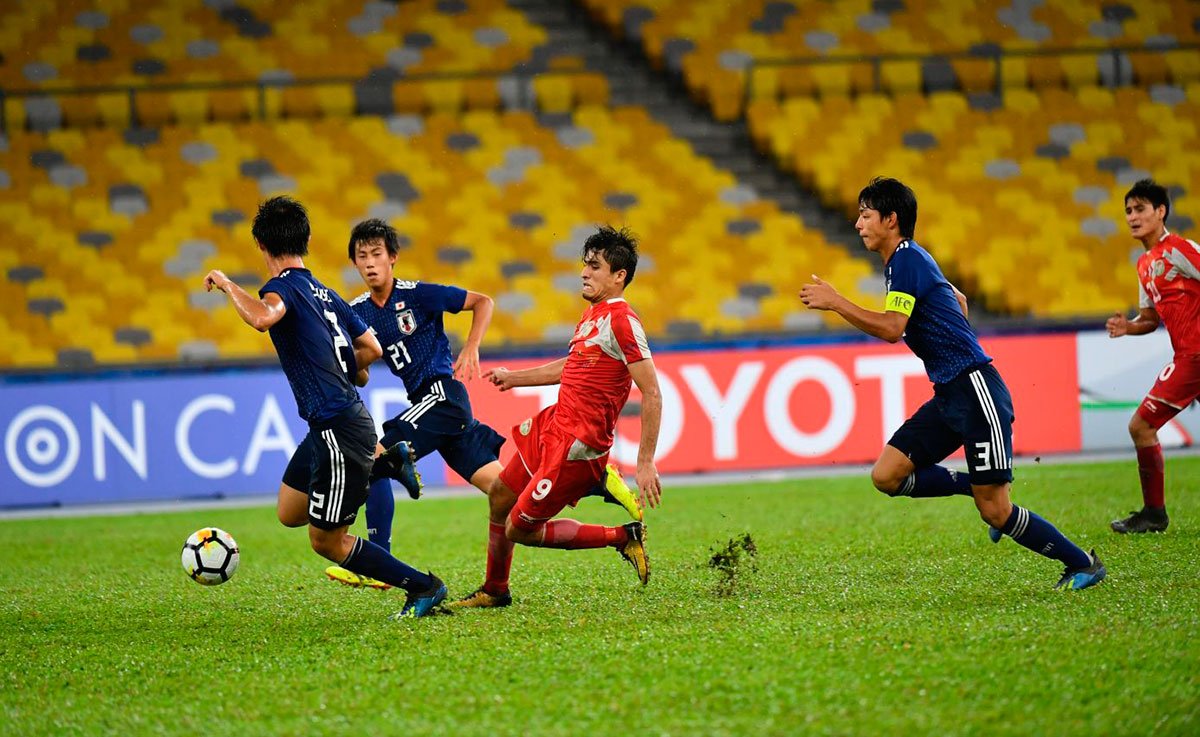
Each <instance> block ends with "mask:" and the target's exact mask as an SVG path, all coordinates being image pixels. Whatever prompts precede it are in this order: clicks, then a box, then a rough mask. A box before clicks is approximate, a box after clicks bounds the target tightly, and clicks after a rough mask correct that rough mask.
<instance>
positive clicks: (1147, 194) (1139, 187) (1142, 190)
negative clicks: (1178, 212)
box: [1125, 179, 1171, 221]
mask: <svg viewBox="0 0 1200 737" xmlns="http://www.w3.org/2000/svg"><path fill="white" fill-rule="evenodd" d="M1130 200H1145V201H1146V202H1149V203H1150V206H1151V207H1153V208H1154V209H1155V210H1157V209H1158V208H1159V207H1165V208H1167V211H1166V212H1164V213H1163V220H1164V221H1166V219H1167V216H1168V215H1170V214H1171V198H1170V196H1169V195H1168V194H1167V188H1166V187H1164V186H1162V185H1161V184H1159V183H1158V182H1156V181H1154V180H1153V179H1139V180H1138V181H1136V182H1134V185H1133V187H1132V188H1131V189H1130V190H1129V191H1128V192H1126V193H1125V202H1126V203H1128V202H1129V201H1130Z"/></svg>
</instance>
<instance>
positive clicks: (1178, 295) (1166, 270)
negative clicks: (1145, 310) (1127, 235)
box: [1137, 233, 1200, 355]
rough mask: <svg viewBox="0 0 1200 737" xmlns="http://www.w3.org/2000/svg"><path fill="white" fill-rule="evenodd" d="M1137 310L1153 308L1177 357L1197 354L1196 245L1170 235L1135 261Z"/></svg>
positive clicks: (1199, 291)
mask: <svg viewBox="0 0 1200 737" xmlns="http://www.w3.org/2000/svg"><path fill="white" fill-rule="evenodd" d="M1137 272H1138V287H1139V290H1138V307H1153V308H1154V309H1155V310H1156V311H1157V312H1158V316H1159V317H1160V318H1162V322H1163V325H1164V326H1166V328H1167V332H1168V333H1170V334H1171V347H1172V348H1173V349H1174V350H1175V353H1177V354H1184V355H1200V245H1197V244H1196V242H1195V241H1190V240H1188V239H1187V238H1181V237H1179V236H1177V235H1175V234H1173V233H1163V237H1162V238H1160V239H1159V240H1158V243H1156V244H1154V247H1153V248H1151V249H1150V250H1148V251H1146V252H1145V253H1143V254H1142V255H1141V257H1139V258H1138V262H1137Z"/></svg>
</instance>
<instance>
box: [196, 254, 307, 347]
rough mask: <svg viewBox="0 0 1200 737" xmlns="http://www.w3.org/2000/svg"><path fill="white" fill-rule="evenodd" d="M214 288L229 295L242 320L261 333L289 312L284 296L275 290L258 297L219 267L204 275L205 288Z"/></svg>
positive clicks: (210, 289) (207, 289) (208, 289)
mask: <svg viewBox="0 0 1200 737" xmlns="http://www.w3.org/2000/svg"><path fill="white" fill-rule="evenodd" d="M214 288H215V289H220V290H221V291H222V292H224V293H225V294H227V295H229V300H230V301H231V302H233V309H235V310H237V313H238V317H240V318H242V322H244V323H246V324H247V325H249V326H250V327H252V328H254V329H255V330H257V331H259V332H260V333H261V332H265V331H267V330H270V329H271V326H273V325H274V324H275V323H277V322H279V321H280V320H282V319H283V316H284V314H285V313H286V312H287V305H285V304H284V303H283V298H282V297H280V296H279V295H278V294H276V293H275V292H268V293H267V296H266V297H264V298H262V299H256V298H255V297H251V296H250V295H249V294H247V293H246V290H245V289H242V288H241V287H239V286H238V285H237V284H234V282H233V280H232V279H230V278H229V277H227V276H225V274H224V273H222V272H221V271H218V270H217V269H213V270H212V271H210V272H208V274H206V275H205V277H204V289H205V290H206V291H209V292H211V291H212V290H213V289H214Z"/></svg>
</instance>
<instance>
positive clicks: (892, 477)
mask: <svg viewBox="0 0 1200 737" xmlns="http://www.w3.org/2000/svg"><path fill="white" fill-rule="evenodd" d="M871 483H872V484H874V485H875V488H876V489H878V490H879V491H881V492H883V493H884V494H887V495H888V496H895V495H896V492H898V491H900V485H901V484H903V483H904V478H903V477H897V476H896V474H895V473H894V472H892V470H891V469H887V468H882V467H880V466H879V465H878V464H876V465H875V467H874V468H872V469H871Z"/></svg>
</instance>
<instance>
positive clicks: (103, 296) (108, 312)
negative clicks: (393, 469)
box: [0, 105, 879, 366]
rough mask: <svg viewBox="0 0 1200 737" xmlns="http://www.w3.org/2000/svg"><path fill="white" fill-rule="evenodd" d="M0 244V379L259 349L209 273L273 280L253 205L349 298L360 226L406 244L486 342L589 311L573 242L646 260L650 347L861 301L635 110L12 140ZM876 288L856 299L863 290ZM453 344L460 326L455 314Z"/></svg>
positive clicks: (754, 202)
mask: <svg viewBox="0 0 1200 737" xmlns="http://www.w3.org/2000/svg"><path fill="white" fill-rule="evenodd" d="M4 140H5V145H6V146H7V152H6V154H5V157H4V161H5V162H6V164H5V165H6V167H7V168H6V169H5V170H4V172H3V173H4V176H5V177H6V178H7V181H8V182H9V183H10V185H11V186H9V187H8V188H0V238H3V239H5V242H15V243H22V244H25V245H24V246H23V247H22V248H21V249H19V250H16V249H14V250H11V251H10V250H7V249H6V250H5V251H4V252H3V254H4V255H3V257H2V258H3V262H0V268H2V269H3V274H2V275H0V285H2V288H3V289H4V291H5V294H6V297H7V299H6V305H7V306H6V309H5V313H4V324H3V325H2V326H0V327H3V329H4V331H5V335H6V340H5V341H0V342H4V343H5V345H6V348H5V350H4V351H2V352H0V365H5V366H52V365H83V364H86V363H88V362H96V363H101V364H103V363H123V362H130V361H135V360H136V361H174V360H179V359H184V360H208V359H212V358H244V357H248V356H269V355H270V352H271V349H270V345H269V341H268V340H267V339H266V338H265V336H262V335H260V334H258V333H255V332H254V331H253V330H249V329H247V328H245V327H244V326H243V325H241V324H240V321H239V319H238V318H237V316H236V314H235V313H234V311H233V310H232V309H230V308H229V306H228V305H227V303H226V300H224V299H222V298H221V297H220V295H212V294H207V293H205V292H204V291H203V290H202V288H201V279H202V277H203V275H204V273H205V272H206V271H207V270H208V269H210V268H221V269H223V270H225V271H226V273H228V274H230V275H231V276H232V277H233V278H234V279H235V280H237V281H238V282H239V283H241V284H243V285H244V286H246V287H247V288H248V289H253V288H256V287H257V286H258V285H260V284H261V282H262V280H263V279H264V277H265V273H264V271H263V266H262V262H261V257H260V255H259V253H258V251H257V250H256V249H255V247H254V244H253V241H252V240H251V238H250V234H249V219H250V217H252V215H253V211H254V208H255V207H256V205H257V203H258V202H259V201H261V200H262V199H263V198H265V197H267V196H269V195H272V194H276V193H284V192H287V193H291V194H293V195H295V196H296V197H298V198H299V199H300V200H301V201H302V202H304V203H305V205H306V206H307V207H308V208H309V213H310V217H311V220H312V225H313V249H312V252H311V254H310V256H309V258H308V259H307V262H308V263H309V264H310V266H311V267H312V268H313V270H314V271H315V272H316V273H317V274H319V275H321V277H322V278H323V279H325V280H326V281H327V282H328V283H329V284H330V285H331V286H333V287H335V288H337V289H339V290H340V291H342V292H343V293H344V294H346V295H348V296H350V295H353V294H357V293H358V292H359V291H361V289H362V287H361V283H360V282H359V280H358V277H357V274H356V273H355V272H354V271H353V270H352V269H351V268H349V267H350V265H349V263H348V262H347V260H346V257H345V254H346V239H347V237H348V234H349V231H350V228H351V226H352V225H353V224H354V222H356V221H358V220H359V219H362V218H365V217H369V216H377V217H383V218H386V219H388V220H389V221H390V222H392V223H393V224H394V225H396V227H397V228H398V229H399V230H400V231H401V233H403V236H404V238H403V241H402V243H403V246H404V248H403V250H402V252H401V254H400V258H399V261H398V267H397V273H398V274H400V275H402V276H407V277H412V278H421V279H426V280H432V281H448V282H453V283H458V284H462V285H464V286H468V287H470V288H473V289H478V290H482V291H485V292H488V293H490V294H493V295H494V296H495V297H496V299H497V312H496V316H495V318H494V321H493V326H492V328H491V330H490V331H489V333H488V344H489V345H493V346H494V345H499V344H504V343H534V342H541V341H544V340H552V341H558V340H564V339H565V336H569V334H570V332H571V329H572V327H573V326H574V324H575V321H576V320H577V319H578V316H579V314H580V312H581V310H582V307H583V302H582V300H581V299H580V297H579V295H578V287H579V276H578V275H579V268H580V266H579V248H580V246H581V244H582V240H583V238H585V237H586V235H587V234H588V233H590V232H592V231H593V229H594V224H595V223H600V222H610V223H615V224H628V225H630V226H631V227H632V228H633V229H634V230H635V231H636V232H637V234H638V235H639V236H641V238H642V242H643V253H644V261H643V263H642V265H641V268H640V269H639V272H638V278H637V280H636V281H635V283H634V284H633V286H632V288H631V291H630V299H631V300H632V301H633V302H634V303H635V304H636V305H637V307H638V309H639V311H640V313H641V314H642V316H643V318H644V319H645V322H646V326H647V329H648V330H649V331H650V332H651V333H652V334H653V335H656V336H659V337H662V336H671V337H695V336H697V335H700V334H705V335H711V334H714V333H742V332H745V331H758V330H772V329H779V328H782V327H795V326H801V325H813V324H814V322H813V321H814V319H815V320H816V324H820V321H821V319H822V318H814V316H812V315H810V314H805V311H804V309H803V307H802V306H801V305H800V304H799V302H798V300H797V299H796V298H795V296H794V293H795V291H796V289H797V288H798V286H799V285H800V284H801V283H802V282H803V281H804V280H805V279H807V278H808V275H809V274H812V273H814V272H816V273H820V274H821V275H822V276H824V277H825V278H827V279H829V280H830V281H832V282H834V283H836V284H837V285H838V286H839V287H840V288H842V289H843V290H844V291H845V292H846V293H848V294H850V295H852V296H854V297H855V298H856V299H860V300H864V301H867V302H868V303H870V302H878V301H879V300H878V296H877V295H874V294H872V293H866V294H864V293H862V292H861V291H860V284H861V283H864V282H870V280H869V279H866V277H868V276H869V275H870V272H871V267H870V265H869V263H868V262H867V261H865V260H862V259H855V258H852V257H851V256H850V255H848V254H847V253H846V252H845V251H844V250H843V249H841V248H838V247H835V246H832V245H829V244H828V243H827V242H826V241H824V239H823V238H822V236H821V235H819V234H818V233H816V232H814V231H811V230H808V229H806V228H805V226H804V225H803V224H802V223H801V221H800V220H799V219H798V218H796V217H795V216H793V215H789V214H786V213H783V212H781V211H780V210H779V209H778V207H777V206H776V205H774V204H773V203H771V202H767V201H763V200H761V199H759V198H758V197H756V196H755V195H754V194H753V193H752V192H748V191H747V190H746V189H745V188H744V187H739V185H738V183H737V181H736V180H735V179H734V178H733V176H732V175H730V174H728V173H726V172H722V171H720V170H718V169H716V168H714V167H713V165H712V164H711V162H710V161H709V160H707V159H705V158H703V157H700V156H698V155H697V154H695V153H693V151H692V150H691V148H690V146H689V145H688V144H687V143H685V142H683V141H682V140H680V139H678V138H676V137H675V136H674V135H672V134H671V132H670V131H669V130H668V129H667V128H665V127H664V126H662V125H660V124H658V123H656V122H654V121H653V120H652V119H651V118H650V117H649V116H648V115H647V113H646V112H645V110H644V109H643V108H636V107H621V108H615V109H611V110H610V109H607V108H604V107H600V106H586V105H585V106H583V107H579V108H577V109H576V110H575V111H574V112H572V113H563V114H556V115H543V116H540V117H539V116H535V115H533V114H531V113H527V112H507V113H498V112H493V111H473V112H467V113H455V114H449V113H436V112H435V113H432V114H429V115H426V116H415V115H404V116H392V117H388V118H380V117H357V118H323V119H318V120H300V119H296V120H281V121H269V122H259V121H246V122H240V123H208V124H202V125H191V126H189V125H167V126H163V127H160V128H155V129H131V130H124V131H123V130H119V129H111V128H93V129H84V130H76V129H70V130H54V131H49V132H45V133H41V132H13V133H11V134H10V135H9V136H8V137H7V139H4ZM877 288H878V287H877V285H871V286H869V287H868V289H871V290H874V289H877ZM449 322H450V326H449V327H450V329H451V331H452V332H454V333H456V334H458V335H459V337H460V338H461V337H463V336H464V335H465V331H466V329H467V327H468V323H469V321H467V320H450V321H449Z"/></svg>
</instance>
